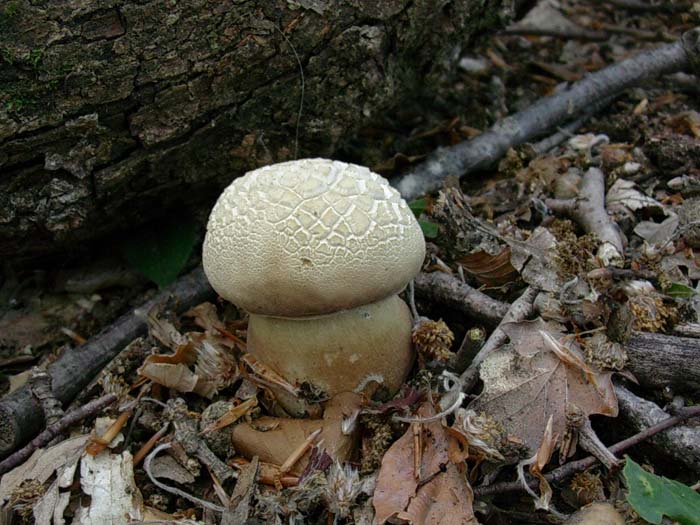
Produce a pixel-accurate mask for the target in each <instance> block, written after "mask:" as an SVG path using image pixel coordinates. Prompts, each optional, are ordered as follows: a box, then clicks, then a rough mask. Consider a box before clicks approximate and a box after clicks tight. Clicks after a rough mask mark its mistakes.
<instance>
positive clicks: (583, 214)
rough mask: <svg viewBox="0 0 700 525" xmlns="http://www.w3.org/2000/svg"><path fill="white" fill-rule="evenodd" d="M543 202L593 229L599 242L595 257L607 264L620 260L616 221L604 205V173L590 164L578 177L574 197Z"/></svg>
mask: <svg viewBox="0 0 700 525" xmlns="http://www.w3.org/2000/svg"><path fill="white" fill-rule="evenodd" d="M545 203H546V204H547V206H548V207H549V208H551V209H552V210H554V211H555V212H557V213H561V214H564V215H568V216H570V217H571V218H573V219H575V220H576V222H578V223H579V224H580V225H581V227H582V228H583V229H584V230H586V232H588V233H594V234H595V235H596V236H597V237H598V239H600V241H601V243H602V245H601V247H600V248H599V249H598V257H599V258H600V259H601V260H602V261H603V262H604V263H605V265H606V266H607V265H609V264H610V263H612V262H615V261H617V262H619V261H621V260H622V257H623V253H624V246H623V243H622V236H621V234H620V230H619V228H618V227H617V224H615V222H613V220H612V219H611V218H610V217H609V216H608V212H607V211H606V209H605V175H604V174H603V172H602V171H601V170H599V169H598V168H590V169H589V170H588V171H587V172H586V174H585V175H584V176H583V180H582V181H581V192H580V194H579V196H578V197H577V198H575V199H566V200H561V199H547V200H546V201H545Z"/></svg>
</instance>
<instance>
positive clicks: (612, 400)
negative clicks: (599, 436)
mask: <svg viewBox="0 0 700 525" xmlns="http://www.w3.org/2000/svg"><path fill="white" fill-rule="evenodd" d="M501 328H502V330H503V331H504V332H505V333H506V334H507V335H508V337H509V338H510V344H507V345H504V346H502V347H501V348H499V349H498V350H496V351H494V352H492V353H491V354H490V355H489V356H488V357H487V358H486V359H485V360H484V362H483V363H482V364H481V367H480V375H481V379H482V381H483V382H484V390H483V392H482V393H481V395H480V396H479V397H478V398H477V399H475V400H474V401H473V402H472V403H471V405H470V407H469V408H471V409H473V410H475V411H476V412H481V411H483V412H486V413H487V414H489V415H490V416H492V417H493V418H494V419H496V420H497V421H500V422H501V423H502V424H503V425H504V427H505V428H506V430H507V431H508V432H509V433H510V434H513V435H515V436H517V437H518V438H519V439H521V440H522V441H523V442H524V443H525V444H526V445H527V447H528V448H529V450H530V452H531V453H534V452H535V451H536V450H537V449H538V447H539V445H540V443H541V442H542V436H543V432H544V429H545V428H546V426H547V421H548V420H549V418H550V417H552V425H553V426H552V430H553V433H554V434H557V435H559V436H560V437H561V436H564V435H565V433H566V425H567V419H566V417H567V413H568V411H569V409H570V407H571V406H572V405H575V407H577V408H578V409H580V410H581V411H582V412H583V414H584V415H585V416H589V415H591V414H602V415H606V416H612V417H615V416H617V398H616V397H615V391H614V389H613V384H612V380H611V376H612V373H611V372H600V371H598V370H596V369H595V368H593V367H592V366H590V365H588V364H587V363H586V362H585V360H584V358H583V355H582V353H581V351H580V350H579V348H578V343H576V342H575V341H565V340H564V339H563V338H562V335H563V334H562V333H561V327H560V325H556V324H547V323H545V322H544V321H543V320H542V319H536V320H534V321H522V322H518V323H507V324H505V325H503V326H502V327H501Z"/></svg>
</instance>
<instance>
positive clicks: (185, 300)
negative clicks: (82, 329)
mask: <svg viewBox="0 0 700 525" xmlns="http://www.w3.org/2000/svg"><path fill="white" fill-rule="evenodd" d="M212 295H214V292H213V291H212V289H211V287H210V286H209V283H208V281H207V279H206V277H205V276H204V272H203V271H202V268H201V267H199V268H197V269H196V270H194V271H192V272H191V273H189V274H188V275H186V276H184V277H181V278H180V279H178V280H177V281H176V282H175V283H174V284H173V285H171V286H170V287H168V288H166V289H165V290H163V291H162V292H161V293H159V294H158V295H157V296H156V297H155V298H153V299H152V300H150V301H148V302H146V303H145V304H144V305H142V306H141V308H140V309H141V310H142V311H146V312H147V311H149V310H150V309H151V308H153V307H154V306H155V305H157V304H161V303H165V302H166V301H168V300H169V299H173V300H174V301H175V303H176V310H177V311H183V310H186V309H188V308H190V307H192V306H194V305H196V304H198V303H201V302H203V301H205V300H207V299H208V298H210V297H211V296H212ZM145 332H146V321H145V320H144V319H143V318H141V317H139V316H137V315H135V314H134V312H129V313H127V314H125V315H123V316H122V317H120V318H119V319H117V321H115V322H114V323H113V324H112V325H111V326H109V327H107V328H106V329H104V330H103V331H102V332H100V333H99V334H98V335H96V336H95V337H93V338H92V339H91V340H90V341H88V342H87V343H86V344H84V345H82V346H79V347H77V348H73V349H71V350H68V351H66V352H65V353H64V354H63V355H61V357H59V358H58V359H57V360H56V361H55V362H54V363H52V364H51V365H50V366H49V367H48V373H49V375H50V376H51V388H52V392H53V395H54V396H55V397H56V399H58V400H59V401H61V402H62V403H63V404H64V405H66V404H67V403H70V401H71V400H72V399H73V398H74V397H75V396H76V395H77V394H78V393H79V392H80V391H81V390H82V389H83V388H84V387H85V386H86V385H87V384H88V383H89V382H90V381H91V380H92V378H93V377H94V376H95V375H96V374H97V373H99V371H100V370H102V368H103V367H104V366H105V365H106V364H107V363H109V362H110V361H111V360H112V359H113V358H114V357H115V356H116V355H117V354H118V353H119V352H120V351H121V350H122V349H123V348H124V347H125V346H126V345H127V344H129V343H130V342H131V341H132V340H133V339H135V338H136V337H138V336H140V335H142V334H144V333H145ZM43 425H44V417H43V414H42V411H41V407H40V405H39V403H38V402H37V400H36V399H35V398H34V396H32V393H31V388H30V386H28V385H27V386H24V387H22V388H20V389H18V390H16V391H14V392H13V393H11V394H9V395H8V396H5V397H4V398H3V399H2V400H1V401H0V457H4V456H6V455H8V454H9V453H10V452H12V451H13V450H15V449H16V448H17V447H19V446H21V445H22V444H24V443H26V442H27V441H29V440H30V439H31V438H32V437H33V436H34V435H36V434H37V433H38V432H39V431H40V430H41V429H42V427H43Z"/></svg>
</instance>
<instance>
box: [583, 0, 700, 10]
mask: <svg viewBox="0 0 700 525" xmlns="http://www.w3.org/2000/svg"><path fill="white" fill-rule="evenodd" d="M593 3H603V4H610V5H613V6H615V7H620V8H622V9H627V10H628V11H641V12H647V13H654V12H666V13H679V12H680V13H682V12H686V11H688V10H689V9H690V8H691V7H692V3H691V2H679V3H675V4H674V3H671V2H661V3H658V4H653V3H650V2H644V1H640V0H605V2H600V1H599V2H593Z"/></svg>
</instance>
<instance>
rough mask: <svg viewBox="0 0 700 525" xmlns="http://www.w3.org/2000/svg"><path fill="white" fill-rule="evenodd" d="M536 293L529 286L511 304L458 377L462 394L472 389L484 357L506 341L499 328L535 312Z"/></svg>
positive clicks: (536, 291)
mask: <svg viewBox="0 0 700 525" xmlns="http://www.w3.org/2000/svg"><path fill="white" fill-rule="evenodd" d="M538 293H539V290H538V289H537V288H534V287H532V286H529V287H527V288H526V289H525V291H524V292H523V293H522V295H521V296H520V297H518V298H517V299H516V300H515V301H513V304H512V305H511V306H510V308H509V309H508V312H506V314H505V315H504V316H503V320H502V321H501V322H500V323H499V324H498V326H497V327H496V329H495V330H494V331H493V332H492V333H491V335H490V336H489V338H488V339H487V340H486V342H485V343H484V346H482V347H481V350H479V352H478V353H477V354H476V355H475V356H474V359H473V360H472V362H471V364H470V365H469V366H468V367H467V369H466V370H465V371H464V372H463V373H462V375H461V376H459V380H460V382H461V383H462V385H463V387H462V390H463V391H464V392H469V391H470V390H471V389H472V388H474V385H475V384H476V380H477V376H478V372H479V365H480V364H481V362H482V361H483V360H484V359H486V356H487V355H488V354H489V353H490V352H491V351H493V350H495V349H496V348H499V347H500V346H501V345H503V343H505V342H506V340H507V339H508V336H507V335H506V333H505V332H504V331H503V330H501V326H503V325H504V324H506V323H514V322H518V321H522V320H523V319H527V318H528V317H530V316H531V315H532V314H533V313H534V312H535V307H534V304H533V303H534V302H535V297H537V294H538Z"/></svg>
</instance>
